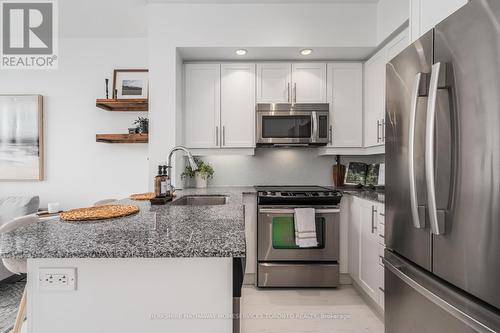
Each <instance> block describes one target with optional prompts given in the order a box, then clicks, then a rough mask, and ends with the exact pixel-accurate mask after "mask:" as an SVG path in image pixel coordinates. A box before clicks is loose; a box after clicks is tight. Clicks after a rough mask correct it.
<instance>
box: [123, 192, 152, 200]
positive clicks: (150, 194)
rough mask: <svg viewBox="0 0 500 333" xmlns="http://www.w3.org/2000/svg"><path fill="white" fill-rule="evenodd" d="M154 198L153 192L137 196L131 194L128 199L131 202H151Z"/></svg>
mask: <svg viewBox="0 0 500 333" xmlns="http://www.w3.org/2000/svg"><path fill="white" fill-rule="evenodd" d="M154 197H155V193H154V192H148V193H137V194H132V195H131V196H130V197H129V198H130V199H132V200H139V201H141V200H151V199H153V198H154Z"/></svg>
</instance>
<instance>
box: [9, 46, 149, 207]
mask: <svg viewBox="0 0 500 333" xmlns="http://www.w3.org/2000/svg"><path fill="white" fill-rule="evenodd" d="M146 42H147V40H146V39H145V38H135V39H126V38H113V39H86V38H72V39H61V40H60V42H59V48H60V49H59V54H60V62H59V69H58V70H53V71H46V70H38V71H36V70H24V71H22V70H10V71H1V72H0V93H2V94H6V93H33V94H41V95H43V96H44V116H45V121H44V125H45V157H46V163H45V176H46V180H45V181H42V182H0V196H2V195H13V194H17V195H39V196H40V198H41V205H42V206H45V207H46V203H47V202H54V201H55V202H60V203H61V204H62V206H63V208H70V207H76V206H84V205H88V204H91V203H92V202H94V201H96V200H99V199H103V198H122V197H126V196H128V195H129V194H131V193H134V192H141V191H145V190H147V184H148V182H149V178H148V161H147V154H148V149H147V145H141V144H138V145H111V144H103V143H96V141H95V135H96V133H126V132H127V128H128V127H131V126H130V125H131V124H132V122H133V121H134V119H135V118H136V117H137V116H139V115H143V116H144V115H145V113H122V112H107V111H104V110H101V109H98V108H96V107H95V99H96V98H104V97H105V96H104V94H105V88H104V87H105V85H104V78H110V79H112V73H113V69H115V68H147V67H148V66H147V51H146ZM111 81H112V80H110V84H111ZM110 92H111V87H110Z"/></svg>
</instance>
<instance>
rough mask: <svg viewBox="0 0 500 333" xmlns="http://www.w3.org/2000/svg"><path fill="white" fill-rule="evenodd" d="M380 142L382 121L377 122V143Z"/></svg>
mask: <svg viewBox="0 0 500 333" xmlns="http://www.w3.org/2000/svg"><path fill="white" fill-rule="evenodd" d="M379 142H380V120H377V143H379Z"/></svg>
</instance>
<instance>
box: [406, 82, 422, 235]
mask: <svg viewBox="0 0 500 333" xmlns="http://www.w3.org/2000/svg"><path fill="white" fill-rule="evenodd" d="M421 79H422V73H417V74H416V75H415V79H414V81H413V90H412V95H411V106H410V124H409V127H408V175H409V180H410V206H411V215H412V221H413V226H414V227H415V228H417V229H422V228H424V226H423V225H422V221H420V217H419V215H418V202H417V186H416V180H415V125H416V117H417V105H418V97H419V94H418V92H419V88H420V81H421Z"/></svg>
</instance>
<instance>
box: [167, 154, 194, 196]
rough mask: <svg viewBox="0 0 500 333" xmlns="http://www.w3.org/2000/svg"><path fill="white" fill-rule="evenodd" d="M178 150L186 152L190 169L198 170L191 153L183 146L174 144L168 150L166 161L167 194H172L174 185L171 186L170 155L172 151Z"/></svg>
mask: <svg viewBox="0 0 500 333" xmlns="http://www.w3.org/2000/svg"><path fill="white" fill-rule="evenodd" d="M178 150H182V151H183V152H185V153H186V154H187V157H188V161H189V165H190V166H191V169H192V170H193V171H196V170H198V165H197V164H196V162H195V160H194V157H193V155H192V154H191V152H190V151H189V150H188V149H187V148H186V147H183V146H176V147H174V148H172V149H171V150H170V153H169V154H168V163H167V192H168V193H169V194H172V193H173V192H174V190H175V189H174V187H173V186H172V156H173V155H174V153H175V152H176V151H178Z"/></svg>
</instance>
